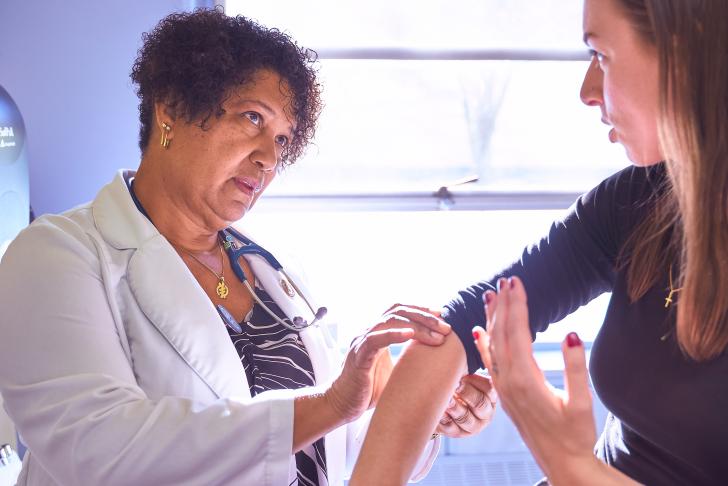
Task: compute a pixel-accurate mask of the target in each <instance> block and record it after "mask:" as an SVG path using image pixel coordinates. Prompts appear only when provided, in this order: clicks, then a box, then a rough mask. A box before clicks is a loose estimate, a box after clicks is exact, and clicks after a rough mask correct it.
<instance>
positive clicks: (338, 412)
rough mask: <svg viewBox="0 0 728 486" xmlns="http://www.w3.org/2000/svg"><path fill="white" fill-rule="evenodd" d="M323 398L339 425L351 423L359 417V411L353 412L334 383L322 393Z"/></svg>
mask: <svg viewBox="0 0 728 486" xmlns="http://www.w3.org/2000/svg"><path fill="white" fill-rule="evenodd" d="M323 397H324V400H325V402H326V406H327V407H328V409H329V411H330V413H331V414H332V415H333V416H334V417H335V418H336V420H338V421H339V422H340V425H343V424H346V423H349V422H352V421H354V420H356V419H358V418H359V416H360V415H361V412H360V411H357V410H354V409H353V408H352V407H351V406H350V405H348V404H347V401H346V400H345V399H344V395H343V394H342V392H341V390H340V389H339V387H338V386H337V382H336V381H334V383H332V384H331V386H330V387H329V388H328V389H327V390H326V391H325V392H324V394H323Z"/></svg>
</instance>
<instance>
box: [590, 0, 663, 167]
mask: <svg viewBox="0 0 728 486" xmlns="http://www.w3.org/2000/svg"><path fill="white" fill-rule="evenodd" d="M584 42H586V44H587V46H588V47H589V48H590V49H591V51H592V53H593V54H592V59H591V63H590V64H589V68H588V69H587V72H586V76H585V77H584V83H583V85H582V87H581V99H582V101H583V102H584V103H585V104H587V105H589V106H596V107H599V109H600V111H601V118H602V122H603V123H606V124H607V125H611V127H612V129H611V130H610V131H609V140H610V141H611V142H612V143H620V144H622V145H623V146H624V148H625V150H626V151H627V156H628V157H629V159H630V160H631V161H632V162H633V163H634V164H635V165H640V166H647V165H652V164H655V163H657V162H660V161H661V160H663V155H662V150H661V148H660V142H659V135H658V125H659V123H658V120H659V113H660V108H659V86H660V83H659V67H658V59H657V51H656V49H655V47H654V46H652V45H650V44H649V43H648V42H647V41H645V40H644V39H643V38H642V37H641V36H640V34H639V33H638V32H637V31H636V30H635V28H634V27H633V25H632V24H631V22H630V19H629V18H628V17H627V14H626V12H625V11H624V7H623V6H622V5H621V2H620V0H585V2H584Z"/></svg>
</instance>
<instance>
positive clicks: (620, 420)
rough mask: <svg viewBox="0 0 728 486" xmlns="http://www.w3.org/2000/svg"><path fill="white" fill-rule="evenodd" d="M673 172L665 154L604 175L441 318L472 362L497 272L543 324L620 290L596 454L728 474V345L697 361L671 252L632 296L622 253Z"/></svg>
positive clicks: (607, 341)
mask: <svg viewBox="0 0 728 486" xmlns="http://www.w3.org/2000/svg"><path fill="white" fill-rule="evenodd" d="M664 171H665V169H664V167H663V166H662V165H660V166H656V167H652V168H649V169H645V168H638V167H629V168H627V169H624V170H622V171H621V172H619V173H617V174H615V175H614V176H612V177H610V178H608V179H606V180H605V181H604V182H602V183H601V184H600V185H599V186H597V187H596V188H594V189H593V190H592V191H590V192H589V193H587V194H585V195H584V196H582V197H581V198H579V200H578V201H577V202H576V203H575V204H574V206H573V207H572V208H571V210H570V211H569V213H568V215H567V216H566V217H565V218H564V219H563V220H561V221H559V222H556V223H554V224H553V225H552V226H551V228H550V230H549V233H548V236H546V237H545V238H543V239H542V240H541V241H540V242H539V243H538V244H536V245H533V246H531V247H529V248H527V249H526V250H525V251H524V252H523V255H522V256H521V259H520V260H519V261H517V262H516V263H514V264H513V265H511V266H510V267H508V268H507V269H506V270H504V271H503V272H501V273H499V274H498V275H496V276H494V277H493V278H492V279H489V280H485V281H481V282H479V283H477V284H475V285H473V286H471V287H469V288H467V289H465V290H463V291H461V292H460V293H459V296H458V298H456V299H455V300H453V301H452V302H450V303H449V304H448V305H447V306H446V308H445V312H444V314H443V317H444V319H445V320H446V321H447V322H448V323H450V324H451V325H452V326H453V329H454V330H455V331H456V332H457V334H458V336H460V339H461V340H462V342H463V345H464V346H465V350H466V354H467V361H468V368H469V370H470V372H473V371H475V370H477V369H479V368H481V367H482V362H481V360H480V356H479V355H478V352H477V350H476V348H475V345H474V344H473V339H472V333H471V329H472V327H473V326H475V325H484V319H485V318H484V312H483V303H482V293H483V292H484V291H485V290H486V289H488V288H493V286H494V285H495V282H496V281H497V279H498V278H499V277H501V276H511V275H517V276H518V277H520V278H521V279H522V280H523V283H524V285H525V288H526V292H527V293H528V311H529V317H530V325H531V331H532V333H534V334H535V333H536V332H539V331H543V330H545V329H546V328H547V327H548V325H549V324H550V323H552V322H556V321H558V320H560V319H561V318H563V317H564V316H566V315H567V314H570V313H571V312H573V311H575V310H576V309H577V308H579V307H580V306H582V305H584V304H586V303H587V302H589V301H590V300H592V299H594V298H595V297H597V296H598V295H600V294H602V293H603V292H609V291H611V292H612V296H611V300H610V303H609V308H608V310H607V313H606V317H605V320H604V323H603V324H602V327H601V329H600V331H599V334H598V335H597V337H596V339H595V341H594V343H593V346H592V352H591V359H590V363H589V370H590V373H591V377H592V382H593V384H594V388H595V391H596V392H597V394H598V395H599V398H600V399H601V401H602V402H603V403H604V405H605V406H606V408H607V409H608V410H609V411H610V414H609V416H608V418H607V423H606V425H605V428H604V432H603V433H602V436H601V437H600V438H599V440H598V442H597V444H596V453H597V456H598V457H599V458H601V459H602V460H604V461H605V462H607V463H608V464H611V465H613V466H614V467H616V468H618V469H619V470H621V471H623V472H624V473H625V474H627V475H629V476H630V477H632V478H633V479H635V480H637V481H640V482H642V483H644V484H649V485H653V484H654V485H663V484H675V485H678V484H679V485H699V484H728V353H723V354H722V355H721V356H719V357H718V358H716V359H714V360H712V361H709V362H703V363H696V362H694V361H691V360H690V359H689V358H688V357H686V356H685V355H684V354H683V353H682V352H681V351H680V349H679V348H678V345H677V342H676V340H675V333H674V332H673V329H674V327H675V306H674V305H672V306H670V307H668V308H665V297H666V296H667V294H668V292H669V283H668V271H669V268H670V264H671V262H668V261H666V262H665V269H664V275H663V276H662V278H661V279H660V280H659V281H658V283H657V284H656V285H654V286H653V287H652V288H651V289H650V290H649V291H648V292H647V293H646V294H645V295H644V296H643V297H642V298H640V299H639V300H638V301H636V302H634V303H632V302H630V299H629V297H628V294H627V283H626V271H625V269H622V268H619V266H618V264H617V263H618V262H617V258H618V256H619V255H620V251H621V250H622V248H623V246H624V245H625V244H626V242H627V239H628V238H629V236H630V235H631V234H632V232H633V231H634V229H635V228H636V226H637V225H638V224H639V223H640V222H641V221H642V219H643V218H644V217H645V216H646V214H647V212H649V211H650V210H651V208H652V207H653V206H652V204H653V201H654V199H655V198H654V196H655V194H657V192H658V191H659V190H660V182H661V180H662V179H663V178H664V177H665V173H664ZM672 263H674V262H672ZM673 268H677V265H675V266H674V267H673ZM676 301H678V302H679V293H678V294H677V299H676ZM554 440H558V437H554Z"/></svg>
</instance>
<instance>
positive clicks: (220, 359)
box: [127, 235, 250, 398]
mask: <svg viewBox="0 0 728 486" xmlns="http://www.w3.org/2000/svg"><path fill="white" fill-rule="evenodd" d="M127 275H128V279H129V286H130V288H131V290H132V292H133V293H134V296H135V297H136V300H137V303H138V304H139V307H140V308H141V309H142V311H143V312H144V314H145V315H146V316H147V318H148V319H149V320H150V321H151V322H152V324H153V325H154V326H155V327H156V328H157V330H159V332H160V333H161V334H162V335H163V336H164V337H165V338H166V339H167V341H169V343H170V345H171V346H172V347H173V348H174V349H175V350H176V351H177V353H179V355H180V356H181V357H182V358H183V359H184V360H185V362H186V363H187V364H188V365H189V366H190V367H191V368H192V369H193V370H194V371H195V373H197V375H198V376H199V377H200V378H201V379H202V380H203V381H204V382H205V383H207V385H208V386H209V387H210V389H211V390H212V391H213V392H214V393H215V394H216V395H217V396H218V397H220V398H226V397H232V396H236V397H241V398H242V397H249V396H250V391H249V389H248V387H247V384H246V382H245V381H246V380H245V372H244V370H243V367H242V364H241V363H240V359H239V358H238V356H237V353H236V351H235V347H234V346H232V343H231V341H230V336H229V335H228V333H227V331H226V329H225V326H224V324H223V323H222V321H221V319H220V316H219V315H218V313H217V310H215V308H214V306H213V305H212V303H211V302H210V299H209V298H208V297H207V295H205V293H204V292H203V291H202V289H201V288H200V286H199V284H198V283H197V281H196V280H195V278H194V277H193V276H192V274H191V273H190V271H189V270H188V269H187V267H186V266H185V265H184V263H183V262H182V260H181V259H180V257H179V255H178V254H177V252H175V251H174V249H173V248H172V247H171V245H170V244H169V242H168V241H167V240H166V239H165V238H164V237H163V236H162V235H159V236H158V237H156V238H152V239H150V240H148V241H147V242H146V243H145V244H144V245H143V246H142V247H140V248H139V249H138V250H137V251H136V252H135V253H134V256H133V257H132V258H131V260H130V262H129V270H128V274H127Z"/></svg>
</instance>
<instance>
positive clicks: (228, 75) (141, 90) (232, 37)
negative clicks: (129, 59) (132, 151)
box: [131, 8, 322, 165]
mask: <svg viewBox="0 0 728 486" xmlns="http://www.w3.org/2000/svg"><path fill="white" fill-rule="evenodd" d="M142 39H143V41H144V44H143V45H142V47H141V48H140V49H139V52H138V54H137V58H136V60H135V61H134V66H133V68H132V72H131V79H132V81H133V82H134V83H135V84H136V85H137V95H138V96H139V121H140V124H141V126H140V128H139V148H140V149H141V151H142V153H144V151H145V149H146V147H147V145H148V144H149V137H150V135H151V132H152V126H153V117H154V103H155V102H156V101H158V100H164V102H165V103H166V104H167V105H169V106H170V107H171V108H172V110H173V111H174V112H175V114H176V115H177V116H183V117H185V119H186V120H187V121H188V122H192V121H193V120H199V126H200V128H201V129H203V130H204V129H206V127H207V122H208V121H209V120H210V118H211V117H212V116H216V117H220V116H221V115H223V114H224V113H225V111H224V110H223V108H222V104H223V103H224V102H225V100H226V99H227V96H228V95H229V92H230V90H231V89H232V88H234V87H235V86H239V85H244V84H246V83H248V82H250V80H251V79H252V77H253V75H254V73H255V72H256V71H257V70H259V69H270V70H272V71H275V72H276V73H278V75H279V76H280V77H281V79H283V80H284V81H285V82H286V83H287V84H288V86H289V87H290V89H291V93H292V99H291V106H292V108H293V114H294V118H295V127H294V132H293V138H292V139H291V141H290V143H289V144H288V146H287V147H286V148H285V150H284V152H283V155H282V160H283V165H290V164H292V163H293V162H295V161H296V159H298V157H300V156H301V155H302V153H303V152H304V149H305V148H306V146H307V145H308V144H309V143H310V141H311V140H312V138H313V136H314V132H315V129H316V121H317V120H318V116H319V113H320V112H321V107H322V103H321V86H320V84H319V82H318V81H317V78H316V74H317V70H316V66H315V64H314V63H315V62H316V53H315V52H314V51H312V50H309V49H305V48H302V47H299V46H298V45H297V44H296V43H295V41H293V39H291V38H290V37H289V36H288V35H287V34H285V33H283V32H280V31H279V30H277V29H268V28H266V27H264V26H262V25H260V24H258V23H256V22H255V21H253V20H250V19H248V18H245V17H243V16H237V17H230V16H227V15H225V13H224V12H223V11H222V9H218V8H215V9H197V10H195V11H194V12H185V13H175V14H171V15H168V16H167V17H165V18H163V19H162V20H161V21H160V22H159V24H157V26H156V27H155V28H154V29H153V30H152V31H151V32H148V33H146V34H144V35H143V36H142Z"/></svg>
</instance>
